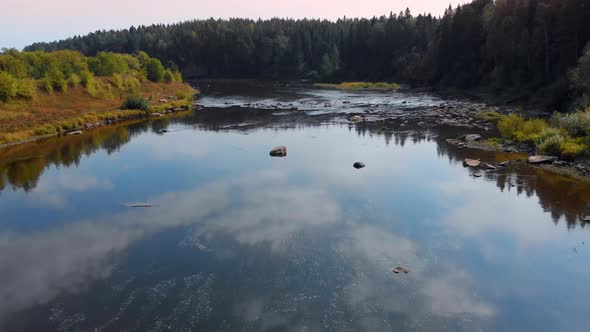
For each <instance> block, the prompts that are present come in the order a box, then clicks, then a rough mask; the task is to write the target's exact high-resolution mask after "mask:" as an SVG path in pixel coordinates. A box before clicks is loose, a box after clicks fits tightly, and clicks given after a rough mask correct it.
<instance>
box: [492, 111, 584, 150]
mask: <svg viewBox="0 0 590 332" xmlns="http://www.w3.org/2000/svg"><path fill="white" fill-rule="evenodd" d="M488 116H489V115H488ZM498 129H499V131H500V134H501V136H502V137H501V138H500V139H495V140H492V141H491V143H493V142H497V143H514V142H516V143H524V144H530V145H534V147H535V148H536V150H537V153H539V154H544V155H551V156H557V157H560V158H562V159H565V160H575V159H577V158H580V157H590V107H589V108H586V109H584V110H579V111H577V112H575V113H568V114H561V113H555V114H554V115H553V116H552V117H551V118H549V119H538V118H531V119H525V118H524V117H522V116H520V115H517V114H511V115H508V116H503V117H500V118H499V119H498Z"/></svg>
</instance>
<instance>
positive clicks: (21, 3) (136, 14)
mask: <svg viewBox="0 0 590 332" xmlns="http://www.w3.org/2000/svg"><path fill="white" fill-rule="evenodd" d="M0 2H1V4H0V48H2V47H16V48H19V49H20V48H22V47H24V46H26V45H29V44H31V43H33V42H36V41H53V40H58V39H64V38H67V37H71V36H74V35H84V34H87V33H89V32H93V31H96V30H101V29H122V28H129V27H130V26H132V25H140V24H144V25H149V24H152V23H174V22H179V21H185V20H191V19H202V18H210V17H214V18H229V17H247V18H270V17H283V18H285V17H288V18H303V17H308V18H327V19H336V18H340V17H343V16H347V17H371V16H380V15H385V14H389V12H391V11H393V12H394V13H399V12H400V11H401V10H405V9H406V8H410V10H411V11H412V13H413V14H416V15H417V14H420V13H432V14H434V15H442V13H443V12H444V9H445V8H446V7H448V6H449V4H453V6H456V5H457V4H459V3H465V2H469V0H0Z"/></svg>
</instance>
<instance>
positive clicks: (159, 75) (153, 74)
mask: <svg viewBox="0 0 590 332" xmlns="http://www.w3.org/2000/svg"><path fill="white" fill-rule="evenodd" d="M146 72H147V78H148V80H150V81H152V82H156V83H159V82H162V81H163V80H164V74H165V73H166V69H164V66H163V65H162V63H161V62H160V60H158V59H154V58H151V59H150V60H149V61H148V63H147V65H146Z"/></svg>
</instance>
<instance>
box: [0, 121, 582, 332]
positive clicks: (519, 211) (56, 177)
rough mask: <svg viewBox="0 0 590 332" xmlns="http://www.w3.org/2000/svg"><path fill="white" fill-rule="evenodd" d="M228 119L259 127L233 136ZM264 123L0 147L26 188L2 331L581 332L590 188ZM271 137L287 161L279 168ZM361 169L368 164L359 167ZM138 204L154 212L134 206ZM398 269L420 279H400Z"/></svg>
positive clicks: (429, 135) (2, 297)
mask: <svg viewBox="0 0 590 332" xmlns="http://www.w3.org/2000/svg"><path fill="white" fill-rule="evenodd" d="M233 112H241V113H240V114H239V117H240V121H241V123H248V124H249V125H247V126H245V127H244V126H240V125H239V124H235V123H233V124H232V122H231V118H232V117H233V116H234V113H233ZM260 112H261V111H254V112H252V113H250V112H245V111H244V110H240V111H236V110H223V111H219V110H218V111H214V112H213V111H212V112H208V111H206V112H202V113H195V114H192V115H187V116H184V117H178V118H173V119H170V120H169V122H160V121H156V122H142V123H135V124H131V125H129V126H119V127H113V128H103V129H100V130H99V131H97V132H95V133H96V134H97V136H98V137H94V136H93V135H82V136H77V137H72V138H66V139H64V140H57V141H48V142H42V143H38V144H34V145H29V146H20V147H15V148H13V149H11V150H7V151H4V152H2V153H3V158H2V159H1V160H2V167H0V170H2V172H3V174H4V177H3V179H4V181H6V182H5V183H6V186H12V188H13V191H9V190H5V191H4V192H3V195H2V196H1V197H0V198H1V200H0V208H2V209H3V217H4V220H2V222H3V223H2V226H3V228H2V232H0V270H2V271H5V272H3V273H2V274H1V275H0V327H1V326H2V324H4V328H3V330H7V331H12V330H15V331H19V330H30V331H34V330H59V331H65V330H98V331H111V330H112V331H118V330H133V329H135V330H154V331H159V330H166V329H168V330H169V329H172V330H197V329H199V330H200V329H202V330H223V329H225V330H236V329H238V330H272V329H275V330H294V331H300V330H339V331H346V330H348V331H358V330H399V329H402V328H403V329H405V330H429V331H430V330H431V331H444V330H465V331H472V330H479V329H481V330H529V329H537V330H548V331H549V330H580V327H582V326H584V324H585V319H586V315H585V312H583V310H582V309H580V308H584V306H583V304H584V299H585V298H586V297H587V296H590V294H589V290H588V289H587V288H585V287H582V286H581V287H578V288H577V289H572V288H571V287H569V288H568V287H565V286H564V283H566V284H568V285H569V284H572V283H573V284H580V285H583V281H584V280H586V279H587V277H589V276H590V270H588V269H586V268H585V265H584V264H582V263H581V262H583V261H584V259H587V258H588V257H590V252H589V251H588V250H587V249H586V248H585V247H584V246H583V245H581V242H582V241H583V239H584V236H585V230H584V229H576V228H575V225H578V219H576V218H577V217H579V216H581V215H583V214H584V212H585V211H587V210H586V209H587V208H588V205H587V204H588V199H587V195H588V190H587V189H588V187H587V186H585V185H582V184H579V183H575V182H571V181H568V180H567V179H565V178H562V177H558V176H554V175H550V174H547V173H544V172H543V171H540V170H538V169H534V168H529V167H528V166H527V165H525V164H518V163H517V164H515V166H514V167H510V168H507V169H504V170H500V171H496V172H488V173H486V175H485V177H483V178H478V179H476V178H473V177H471V176H470V175H471V170H469V169H465V168H463V167H462V166H461V163H462V160H463V158H465V157H473V158H480V159H482V160H483V161H487V162H494V163H497V162H500V161H504V160H506V159H510V158H514V157H516V158H519V156H518V155H516V156H515V155H511V154H497V153H488V152H483V151H471V150H458V149H455V148H453V147H450V146H448V145H447V144H446V142H445V140H444V139H445V138H447V137H453V136H456V135H457V132H456V131H453V130H450V131H446V130H445V129H444V128H442V129H440V130H436V131H425V130H420V129H411V130H400V129H399V128H398V127H395V126H393V125H391V124H389V123H379V124H370V125H362V126H354V127H349V125H348V123H346V122H344V121H342V120H343V119H342V118H341V117H340V116H337V115H336V116H328V115H318V116H314V117H310V116H306V115H301V114H299V113H294V114H293V115H292V117H288V116H287V117H286V116H285V115H279V116H277V115H272V114H271V115H269V113H262V114H261V113H260ZM276 117H280V118H281V119H280V120H278V119H277V120H276V122H275V118H276ZM283 125H284V126H285V128H290V129H281V128H283V127H282V126H283ZM161 128H167V129H169V130H170V132H169V133H165V134H164V135H159V134H157V132H158V130H159V129H161ZM277 142H280V143H281V144H283V143H284V144H286V145H287V146H288V148H289V149H290V154H289V157H287V158H282V159H272V158H269V157H268V148H269V147H272V146H273V145H275V143H277ZM40 151H42V152H45V153H44V154H43V155H41V154H40V153H39V152H40ZM28 156H33V158H31V157H28ZM4 157H6V158H4ZM85 157H86V158H85ZM357 158H358V159H359V160H363V161H366V162H367V165H368V167H367V168H366V169H364V170H362V171H357V170H354V169H353V168H352V167H351V165H352V162H353V161H355V160H357ZM33 160H34V162H33ZM23 165H25V166H23ZM33 165H36V166H33ZM92 165H95V166H96V167H95V168H92V167H89V166H92ZM50 166H55V167H50ZM74 166H75V167H74ZM59 167H61V169H59ZM18 170H22V173H19V172H18ZM31 170H34V171H31ZM99 170H100V171H99ZM11 172H12V173H11ZM8 173H10V174H12V175H11V176H9V175H8ZM17 175H18V176H17ZM23 191H24V192H23ZM560 191H561V192H562V193H563V192H568V193H569V194H568V195H569V198H568V202H567V203H563V202H562V199H561V198H560V197H557V196H556V194H554V192H560ZM66 194H68V195H66ZM128 197H132V198H136V197H141V199H142V200H145V201H146V202H149V203H151V204H152V205H153V207H152V208H150V209H139V210H129V209H126V208H124V207H121V206H120V205H119V203H122V202H123V201H122V199H127V198H128ZM31 202H33V203H35V204H31ZM48 207H51V208H60V209H62V210H60V211H58V212H55V213H52V210H51V209H50V208H48ZM552 219H553V220H554V221H556V222H559V223H561V222H562V220H566V221H567V223H566V224H567V225H568V227H555V225H554V224H553V223H552V222H551V220H552ZM15 225H16V226H15ZM17 226H20V228H19V227H17ZM25 226H27V227H28V228H27V227H25ZM574 249H575V250H576V251H574ZM398 264H401V265H405V266H408V267H410V269H411V272H410V273H409V274H407V275H394V274H393V273H391V269H392V267H393V266H395V265H398ZM548 271H560V275H556V274H554V273H547V272H548ZM548 299H551V301H549V300H548ZM554 306H557V307H559V308H560V309H558V310H555V308H554ZM531 308H534V310H532V309H531ZM238 327H239V328H238Z"/></svg>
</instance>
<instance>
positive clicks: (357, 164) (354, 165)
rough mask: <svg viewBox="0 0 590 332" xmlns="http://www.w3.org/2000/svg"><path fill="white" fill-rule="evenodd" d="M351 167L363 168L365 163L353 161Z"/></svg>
mask: <svg viewBox="0 0 590 332" xmlns="http://www.w3.org/2000/svg"><path fill="white" fill-rule="evenodd" d="M352 167H354V168H356V169H361V168H365V167H367V165H365V164H364V163H362V162H360V161H357V162H356V163H354V164H353V165H352Z"/></svg>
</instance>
